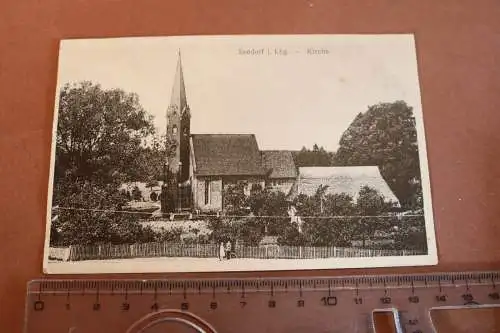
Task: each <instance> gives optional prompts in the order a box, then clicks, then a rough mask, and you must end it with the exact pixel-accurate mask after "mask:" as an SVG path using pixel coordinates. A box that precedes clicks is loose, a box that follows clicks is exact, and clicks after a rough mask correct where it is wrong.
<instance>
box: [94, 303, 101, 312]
mask: <svg viewBox="0 0 500 333" xmlns="http://www.w3.org/2000/svg"><path fill="white" fill-rule="evenodd" d="M92 309H94V311H99V310H101V304H100V303H94V305H92Z"/></svg>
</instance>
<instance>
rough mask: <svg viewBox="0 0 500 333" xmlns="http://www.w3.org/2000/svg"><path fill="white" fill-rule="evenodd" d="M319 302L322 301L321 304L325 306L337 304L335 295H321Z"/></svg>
mask: <svg viewBox="0 0 500 333" xmlns="http://www.w3.org/2000/svg"><path fill="white" fill-rule="evenodd" d="M321 302H323V305H326V306H335V305H337V297H335V296H328V297H323V298H321Z"/></svg>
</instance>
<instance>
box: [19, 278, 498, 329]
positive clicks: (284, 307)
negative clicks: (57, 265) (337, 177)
mask: <svg viewBox="0 0 500 333" xmlns="http://www.w3.org/2000/svg"><path fill="white" fill-rule="evenodd" d="M497 285H498V287H497ZM499 292H500V272H467V273H439V274H418V275H373V276H347V277H345V276H344V277H296V278H288V277H287V278H241V279H240V278H231V279H187V280H170V279H155V280H139V279H134V280H131V279H129V280H122V279H116V280H115V279H113V280H109V279H102V280H90V279H81V280H78V279H75V280H69V279H61V280H54V279H46V280H35V281H31V282H30V283H29V285H28V293H27V302H26V322H25V333H35V332H51V333H56V332H64V333H66V332H71V333H91V332H92V333H96V332H104V333H118V332H120V333H122V332H123V333H138V332H147V333H159V332H169V333H170V332H220V333H232V332H242V333H245V332H252V333H253V332H288V333H293V332H297V333H298V332H311V333H312V332H373V331H374V330H375V327H378V324H379V321H384V320H389V321H390V323H389V324H388V325H389V326H391V327H392V328H391V330H392V331H393V332H410V333H421V332H434V331H435V330H434V326H433V322H432V320H431V314H432V313H436V311H438V312H439V311H441V310H449V309H454V308H457V307H458V308H463V307H466V308H470V309H478V308H483V307H498V306H500V294H499ZM386 326H387V325H386ZM495 332H496V331H495ZM476 333H479V332H477V331H476Z"/></svg>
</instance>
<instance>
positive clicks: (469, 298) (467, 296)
mask: <svg viewBox="0 0 500 333" xmlns="http://www.w3.org/2000/svg"><path fill="white" fill-rule="evenodd" d="M462 298H463V299H464V301H466V302H472V301H473V300H474V296H472V294H463V295H462Z"/></svg>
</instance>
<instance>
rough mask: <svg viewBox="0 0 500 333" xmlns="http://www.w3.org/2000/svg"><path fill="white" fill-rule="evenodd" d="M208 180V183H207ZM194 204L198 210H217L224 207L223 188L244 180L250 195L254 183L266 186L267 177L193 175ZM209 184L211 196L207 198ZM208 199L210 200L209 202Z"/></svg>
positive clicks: (246, 190) (247, 193)
mask: <svg viewBox="0 0 500 333" xmlns="http://www.w3.org/2000/svg"><path fill="white" fill-rule="evenodd" d="M207 181H208V183H207ZM192 182H193V196H194V200H193V204H194V208H195V209H196V210H199V211H201V212H216V211H222V209H223V189H225V188H227V186H228V185H230V184H236V183H238V182H244V183H245V184H246V186H245V194H246V195H250V190H251V188H252V185H253V184H258V185H260V186H262V188H264V186H265V179H264V178H263V177H252V176H250V177H249V176H242V177H193V181H192ZM207 184H209V185H208V186H209V188H208V193H209V198H208V200H205V195H206V194H207V191H206V190H205V189H206V185H207ZM207 201H208V202H207Z"/></svg>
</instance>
